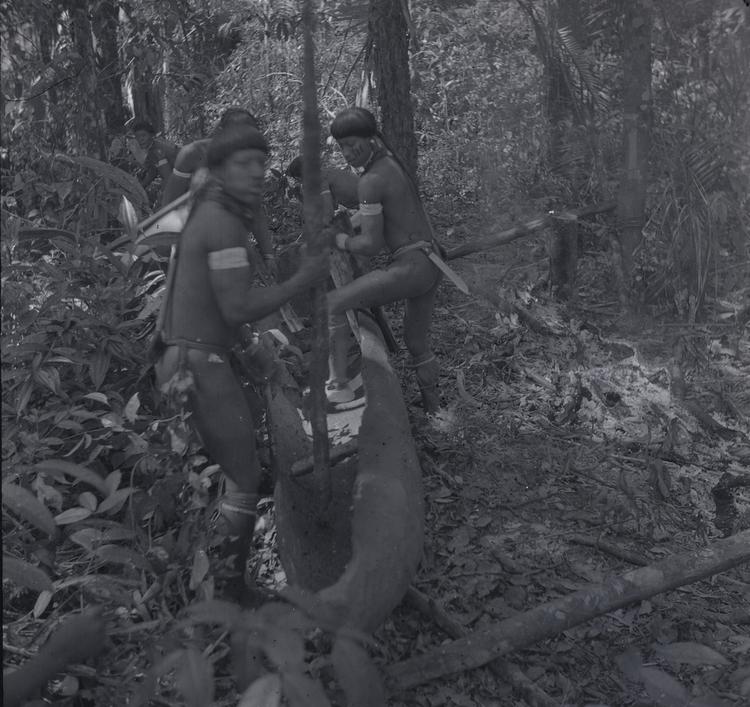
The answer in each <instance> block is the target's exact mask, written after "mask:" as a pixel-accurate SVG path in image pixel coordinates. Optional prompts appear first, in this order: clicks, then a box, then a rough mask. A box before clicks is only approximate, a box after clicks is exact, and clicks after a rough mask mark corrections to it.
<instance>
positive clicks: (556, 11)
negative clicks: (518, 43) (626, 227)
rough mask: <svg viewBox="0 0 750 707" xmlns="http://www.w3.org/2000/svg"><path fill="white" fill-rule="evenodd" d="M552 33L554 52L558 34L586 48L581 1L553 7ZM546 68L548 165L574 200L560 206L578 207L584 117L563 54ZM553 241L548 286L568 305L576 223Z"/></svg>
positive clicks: (558, 226) (564, 226)
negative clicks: (568, 34) (569, 34)
mask: <svg viewBox="0 0 750 707" xmlns="http://www.w3.org/2000/svg"><path fill="white" fill-rule="evenodd" d="M548 21H549V29H550V30H551V33H552V34H553V35H555V36H554V38H553V40H552V42H553V44H554V46H556V45H557V42H558V41H559V40H558V38H557V36H556V35H557V31H558V28H563V29H566V30H569V31H570V32H572V34H573V36H574V37H575V38H576V40H577V42H578V44H579V45H580V46H584V45H585V37H583V36H581V34H582V33H581V30H580V28H581V27H582V26H583V24H582V22H581V12H580V7H579V0H558V2H555V3H552V4H551V16H550V17H549V20H548ZM548 61H549V66H548V68H547V118H548V121H549V129H550V144H549V156H548V158H549V163H550V168H551V170H552V173H553V174H554V175H556V176H557V177H558V178H559V179H563V180H565V181H566V182H567V184H568V189H569V192H570V195H569V196H568V195H564V194H560V195H558V198H559V199H560V202H562V203H558V204H556V206H557V207H558V208H559V207H561V206H569V205H570V204H571V203H574V204H577V203H578V201H579V198H580V192H581V189H582V186H583V184H584V183H585V177H584V175H583V170H582V168H581V154H582V153H583V152H585V150H586V148H585V144H581V143H583V140H582V138H581V132H582V129H583V127H584V126H583V124H582V120H581V115H580V111H576V110H575V105H574V102H575V100H576V99H575V97H574V96H573V95H572V92H571V83H570V80H569V78H568V75H567V73H568V72H566V68H565V67H564V66H563V63H562V62H563V57H562V54H561V52H560V51H559V50H558V51H555V52H553V53H551V55H550V56H549V57H548ZM552 232H553V235H552V239H551V243H550V246H549V260H550V272H549V277H550V285H551V286H552V290H553V291H554V292H555V294H557V296H558V297H560V298H561V299H570V298H571V297H573V296H574V295H575V292H576V286H575V281H576V270H577V268H578V222H577V221H570V222H566V221H556V222H555V223H554V224H553V226H552Z"/></svg>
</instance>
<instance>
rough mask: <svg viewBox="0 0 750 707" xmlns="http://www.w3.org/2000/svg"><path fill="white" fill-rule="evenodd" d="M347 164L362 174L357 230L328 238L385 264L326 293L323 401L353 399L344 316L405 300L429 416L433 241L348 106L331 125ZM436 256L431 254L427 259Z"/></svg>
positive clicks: (394, 160)
mask: <svg viewBox="0 0 750 707" xmlns="http://www.w3.org/2000/svg"><path fill="white" fill-rule="evenodd" d="M331 135H332V136H333V137H334V138H335V139H336V141H337V142H338V144H339V147H340V148H341V152H342V153H343V155H344V158H345V159H346V161H347V162H348V163H349V165H351V166H352V167H354V168H355V169H356V170H358V171H360V172H361V176H360V179H359V185H358V197H359V214H360V216H361V221H360V226H361V233H360V234H359V235H355V236H351V235H348V234H346V233H340V232H339V233H336V232H333V233H332V240H333V243H334V244H335V246H336V247H337V248H339V249H340V250H344V251H349V252H351V253H354V254H356V255H369V256H372V255H376V254H378V253H379V252H381V251H382V250H384V249H386V250H387V251H388V252H389V253H390V263H389V265H388V266H387V267H386V268H385V269H382V270H373V271H371V272H368V273H366V274H365V275H362V276H361V277H358V278H356V279H355V280H352V281H351V282H350V283H348V284H346V285H344V286H342V287H340V288H338V289H335V290H332V291H331V292H329V294H328V311H329V316H330V325H329V326H330V332H331V359H330V379H329V381H328V386H327V391H326V392H327V396H328V400H329V402H330V403H332V404H342V403H346V402H349V401H351V400H353V399H354V397H355V391H354V390H353V389H352V386H351V385H350V384H349V381H348V379H347V374H346V368H347V350H348V343H349V342H348V334H347V331H346V328H347V321H346V311H347V310H349V309H359V308H362V309H367V308H370V307H374V306H379V305H384V304H388V303H390V302H396V301H398V300H406V308H405V313H404V327H403V329H404V342H405V343H406V348H407V349H408V350H409V353H410V354H411V366H412V367H413V368H414V370H415V373H416V377H417V383H418V385H419V388H420V391H421V393H422V403H423V406H424V409H425V410H426V411H427V412H436V411H437V410H438V409H439V407H440V396H439V394H438V389H437V384H438V374H439V368H438V362H437V360H436V358H435V355H434V354H433V352H432V351H431V350H430V346H429V342H428V336H429V331H430V324H431V321H432V310H433V306H434V303H435V294H436V292H437V288H438V285H439V283H440V279H441V272H440V267H439V266H438V265H437V264H436V262H435V260H437V259H438V255H439V254H440V247H439V245H438V244H437V242H436V241H435V238H434V236H433V233H432V228H431V226H430V223H429V220H428V218H427V214H426V213H425V210H424V207H423V206H422V202H421V199H420V198H419V193H418V192H417V188H416V185H415V184H414V182H413V180H412V179H411V177H410V176H409V174H408V172H407V171H406V169H405V168H404V166H403V164H402V163H401V161H400V160H399V159H398V157H397V156H396V155H395V154H394V153H393V152H392V150H390V149H389V147H388V145H387V144H386V143H385V141H384V140H383V137H382V135H381V134H380V132H379V131H378V128H377V124H376V122H375V117H374V116H373V114H372V113H370V111H368V110H365V109H364V108H349V109H347V110H344V111H342V112H341V113H339V114H338V115H337V116H336V118H335V119H334V121H333V123H331ZM433 256H434V257H433Z"/></svg>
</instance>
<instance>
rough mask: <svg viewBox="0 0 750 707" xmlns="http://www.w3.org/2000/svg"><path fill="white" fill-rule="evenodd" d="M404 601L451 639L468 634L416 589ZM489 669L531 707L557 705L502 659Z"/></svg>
mask: <svg viewBox="0 0 750 707" xmlns="http://www.w3.org/2000/svg"><path fill="white" fill-rule="evenodd" d="M406 601H408V602H409V603H410V604H411V605H412V606H413V607H414V608H415V609H417V610H418V611H420V612H422V613H423V614H424V615H425V616H427V617H429V618H431V619H433V621H435V623H436V624H437V625H438V626H440V628H442V629H443V631H445V632H446V633H447V634H448V635H449V636H450V637H451V638H461V637H462V636H465V635H466V634H468V632H469V631H468V629H466V628H465V627H464V626H462V625H461V624H460V623H458V621H456V620H455V619H454V618H452V617H451V616H449V615H448V614H446V613H445V611H443V609H441V608H440V607H439V606H438V604H437V602H435V601H434V600H433V599H430V597H428V596H427V595H426V594H423V593H422V592H420V591H419V590H418V589H417V588H416V587H409V590H408V591H407V592H406ZM489 668H490V670H491V671H492V672H493V673H494V674H495V675H496V676H497V677H499V678H500V679H501V680H504V681H506V682H509V683H510V684H511V685H513V687H515V688H516V689H517V690H518V691H519V692H520V693H521V694H522V695H523V696H524V698H525V699H526V701H527V702H528V703H529V704H530V705H531V706H532V707H556V705H557V704H558V702H557V701H556V700H553V699H552V698H551V697H550V696H549V695H548V694H547V693H546V692H544V690H542V689H541V688H540V687H537V685H536V684H534V681H533V680H530V679H529V678H528V677H527V676H526V674H525V673H524V672H523V670H521V668H519V667H518V666H517V665H515V664H513V663H509V662H508V661H506V660H503V659H502V658H496V659H495V660H493V661H492V662H490V664H489Z"/></svg>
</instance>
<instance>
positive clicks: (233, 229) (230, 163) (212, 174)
mask: <svg viewBox="0 0 750 707" xmlns="http://www.w3.org/2000/svg"><path fill="white" fill-rule="evenodd" d="M267 154H268V147H267V144H266V141H265V138H264V137H263V135H262V134H261V133H260V132H259V131H258V130H256V129H255V128H253V127H251V126H249V125H239V126H233V127H228V128H225V129H224V130H220V131H219V132H218V133H217V134H216V135H215V136H214V138H213V139H212V140H211V143H210V144H209V146H208V150H207V156H206V165H207V167H208V170H209V178H208V181H207V182H206V183H205V184H204V185H203V187H202V188H201V189H200V190H199V192H198V194H197V196H196V200H195V203H194V205H193V208H192V210H191V213H190V217H189V219H188V222H187V224H186V226H185V229H184V230H183V232H182V236H181V237H180V241H179V244H178V252H177V261H176V270H175V271H174V276H173V277H174V279H173V285H172V288H171V292H169V293H167V301H166V302H165V304H164V307H165V310H164V326H163V332H162V337H163V339H164V341H163V344H164V346H165V348H164V349H163V351H162V353H161V356H160V359H159V360H158V362H157V364H156V374H157V381H158V383H159V385H160V388H161V389H162V391H164V392H165V393H170V391H172V390H175V386H178V387H179V386H182V387H186V388H187V389H188V400H187V404H188V407H189V409H190V410H191V412H192V415H191V417H190V420H191V423H192V424H193V425H194V427H195V428H196V429H197V431H198V433H199V434H200V437H201V440H202V442H203V445H204V447H205V448H206V450H207V451H208V453H209V455H210V456H211V457H212V458H213V460H214V461H215V462H216V463H217V464H219V465H220V466H221V468H222V470H223V472H224V473H225V475H226V477H227V493H226V495H225V496H224V497H223V499H222V500H221V503H220V507H219V510H220V513H221V515H222V517H223V519H224V521H225V526H226V532H227V535H230V536H239V538H240V540H239V541H238V543H239V544H238V546H237V547H238V554H239V556H240V561H241V562H244V559H245V558H246V557H247V554H248V552H249V543H250V541H251V538H252V531H253V527H254V524H255V506H256V503H257V499H258V497H257V489H258V483H259V479H260V466H259V462H258V458H257V454H256V449H255V438H254V435H253V432H252V429H253V428H252V421H251V412H250V408H249V407H248V403H247V400H246V398H245V395H244V394H243V391H242V388H241V386H240V383H239V381H238V379H237V378H236V377H235V375H234V373H233V371H232V367H231V365H230V349H231V348H232V347H233V346H234V345H235V343H237V342H238V336H239V330H240V327H241V326H242V325H243V324H245V323H248V322H254V321H256V320H258V319H261V318H262V317H265V316H267V315H268V314H270V313H271V312H273V311H275V310H276V309H278V308H279V307H280V306H281V305H282V304H284V303H285V302H286V301H287V300H289V299H290V298H291V297H293V296H295V295H297V294H299V293H301V292H303V291H305V290H306V289H307V288H309V287H310V286H312V284H314V283H315V282H318V281H320V280H323V279H325V277H326V276H327V274H328V273H327V268H326V262H325V260H326V259H325V255H320V256H315V257H303V259H302V262H301V264H300V266H299V269H298V270H297V272H296V273H295V274H294V275H292V277H291V278H290V279H288V280H286V281H285V282H283V283H281V284H278V285H274V286H270V287H254V286H253V271H252V268H251V267H250V261H249V259H248V250H247V248H248V246H247V232H248V229H251V228H252V220H253V218H254V217H255V214H256V213H257V212H258V206H259V202H260V200H261V198H262V195H263V184H264V176H265V166H266V158H267ZM173 267H174V264H173Z"/></svg>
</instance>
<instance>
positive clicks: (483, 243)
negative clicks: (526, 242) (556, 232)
mask: <svg viewBox="0 0 750 707" xmlns="http://www.w3.org/2000/svg"><path fill="white" fill-rule="evenodd" d="M616 208H617V202H616V201H608V202H605V203H603V204H596V205H594V206H587V207H586V208H583V209H576V210H574V211H559V212H558V211H552V212H550V213H549V214H547V215H546V216H539V217H538V218H535V219H531V220H530V221H526V223H522V224H521V225H520V226H514V227H513V228H509V229H508V230H506V231H502V232H501V233H498V234H496V235H494V236H487V237H486V238H477V239H476V240H473V241H469V242H468V243H464V244H463V245H460V246H458V247H457V248H452V249H451V250H449V251H448V253H447V255H446V260H453V259H454V258H462V257H463V256H465V255H471V253H478V252H479V251H482V250H490V249H491V248H497V247H498V246H501V245H505V244H506V243H510V242H512V241H515V240H517V239H518V238H523V237H524V236H528V235H530V234H531V233H534V232H535V231H538V230H539V229H540V228H544V227H545V226H548V225H549V224H551V223H552V222H553V221H555V220H560V221H577V220H578V219H580V218H583V217H585V216H592V215H593V214H602V213H605V212H607V211H614V210H615V209H616Z"/></svg>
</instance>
